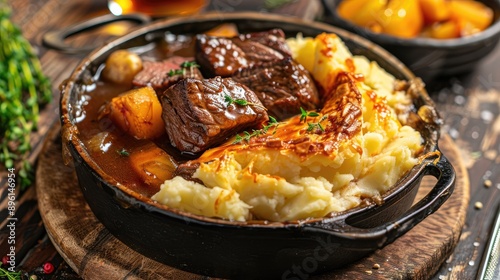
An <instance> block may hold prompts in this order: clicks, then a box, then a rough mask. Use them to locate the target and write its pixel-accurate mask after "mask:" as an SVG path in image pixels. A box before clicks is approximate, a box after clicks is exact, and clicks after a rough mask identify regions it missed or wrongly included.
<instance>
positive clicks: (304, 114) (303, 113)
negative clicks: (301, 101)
mask: <svg viewBox="0 0 500 280" xmlns="http://www.w3.org/2000/svg"><path fill="white" fill-rule="evenodd" d="M317 116H319V114H318V113H317V112H307V111H306V110H304V108H302V107H300V122H306V120H307V117H317Z"/></svg>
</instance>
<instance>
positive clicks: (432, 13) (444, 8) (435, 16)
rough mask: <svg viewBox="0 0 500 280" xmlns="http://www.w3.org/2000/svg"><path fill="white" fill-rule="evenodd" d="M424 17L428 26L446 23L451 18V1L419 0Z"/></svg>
mask: <svg viewBox="0 0 500 280" xmlns="http://www.w3.org/2000/svg"><path fill="white" fill-rule="evenodd" d="M419 2H420V8H421V10H422V16H423V17H424V21H425V23H427V24H433V23H436V22H442V21H446V20H448V19H449V18H450V16H451V9H450V1H449V0H419Z"/></svg>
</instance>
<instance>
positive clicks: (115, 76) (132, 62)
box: [102, 50, 142, 85]
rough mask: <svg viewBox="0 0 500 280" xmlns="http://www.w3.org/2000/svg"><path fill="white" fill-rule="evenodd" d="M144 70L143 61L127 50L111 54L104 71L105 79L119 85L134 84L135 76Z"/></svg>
mask: <svg viewBox="0 0 500 280" xmlns="http://www.w3.org/2000/svg"><path fill="white" fill-rule="evenodd" d="M141 70H142V59H141V58H140V57H139V56H138V55H137V54H135V53H133V52H129V51H127V50H117V51H114V52H113V53H111V55H110V56H109V57H108V59H107V60H106V66H105V67H104V69H103V70H102V76H103V78H104V79H106V80H108V81H110V82H113V83H117V84H124V85H128V84H132V80H133V79H134V76H135V75H136V74H137V73H139V71H141Z"/></svg>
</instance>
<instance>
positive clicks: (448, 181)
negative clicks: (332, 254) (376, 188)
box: [303, 154, 456, 249]
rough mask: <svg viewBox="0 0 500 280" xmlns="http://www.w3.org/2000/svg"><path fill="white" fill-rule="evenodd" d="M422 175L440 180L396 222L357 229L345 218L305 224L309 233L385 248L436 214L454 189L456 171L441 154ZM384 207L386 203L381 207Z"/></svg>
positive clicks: (358, 245) (354, 245)
mask: <svg viewBox="0 0 500 280" xmlns="http://www.w3.org/2000/svg"><path fill="white" fill-rule="evenodd" d="M422 172H423V173H422V175H423V176H426V175H431V176H434V177H436V178H437V179H438V181H437V182H436V185H435V186H434V188H432V190H431V191H430V192H429V193H428V194H427V195H426V196H425V197H424V198H423V199H421V200H420V201H419V202H417V203H416V204H415V205H413V206H412V207H411V208H410V209H409V210H408V211H406V212H405V213H404V214H403V215H402V216H400V217H398V218H397V219H396V220H395V221H391V222H388V223H385V224H383V225H381V226H377V227H374V228H358V227H354V226H351V225H349V224H347V223H346V221H345V219H346V218H347V217H348V215H346V216H345V218H344V219H340V221H339V222H335V223H334V224H330V225H328V222H327V221H326V222H323V223H316V224H310V225H305V226H304V228H303V230H304V231H306V232H310V233H316V234H322V235H324V234H326V235H330V236H332V237H334V238H337V239H338V240H341V244H343V245H345V246H346V247H351V248H360V249H363V248H374V249H375V248H382V247H384V246H386V245H388V244H390V243H392V242H393V241H394V240H396V239H397V238H398V237H400V236H402V235H403V234H405V233H406V232H408V231H409V230H410V229H412V228H413V227H414V226H416V225H417V224H418V223H420V222H421V221H422V220H423V219H425V218H426V217H427V216H429V215H430V214H432V213H434V212H435V211H436V210H438V209H439V207H440V206H441V205H442V204H443V203H444V202H445V201H446V200H447V199H448V198H449V197H450V196H451V194H452V192H453V190H454V188H455V179H456V175H455V170H454V169H453V166H452V165H451V164H450V162H449V161H448V159H447V158H446V157H445V156H444V155H442V154H441V156H440V158H439V161H437V162H433V161H432V160H429V162H428V163H427V164H426V166H425V167H424V169H423V170H422ZM381 207H383V205H382V206H381Z"/></svg>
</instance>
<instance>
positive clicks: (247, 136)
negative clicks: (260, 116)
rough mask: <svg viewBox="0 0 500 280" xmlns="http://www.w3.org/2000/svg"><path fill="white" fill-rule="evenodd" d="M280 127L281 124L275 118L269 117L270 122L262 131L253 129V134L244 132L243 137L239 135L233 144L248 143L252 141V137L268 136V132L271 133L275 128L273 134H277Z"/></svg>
mask: <svg viewBox="0 0 500 280" xmlns="http://www.w3.org/2000/svg"><path fill="white" fill-rule="evenodd" d="M278 125H279V122H278V121H277V120H276V119H275V118H274V117H272V116H269V121H268V123H267V125H265V126H264V127H263V128H262V129H257V130H255V129H253V130H252V133H250V132H248V131H243V136H241V135H239V134H237V135H236V137H235V140H234V142H233V144H238V143H240V142H242V141H247V142H248V141H250V139H251V138H252V137H256V136H259V135H264V134H267V132H268V131H269V129H270V128H271V127H274V130H273V134H275V133H276V129H278Z"/></svg>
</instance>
